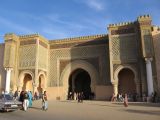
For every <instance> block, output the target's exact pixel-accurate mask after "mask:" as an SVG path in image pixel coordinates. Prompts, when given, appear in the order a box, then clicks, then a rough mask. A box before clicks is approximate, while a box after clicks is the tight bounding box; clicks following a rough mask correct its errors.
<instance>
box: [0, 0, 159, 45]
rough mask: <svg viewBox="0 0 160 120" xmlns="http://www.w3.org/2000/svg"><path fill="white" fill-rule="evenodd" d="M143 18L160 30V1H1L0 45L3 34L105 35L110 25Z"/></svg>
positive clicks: (57, 36) (47, 37) (53, 36)
mask: <svg viewBox="0 0 160 120" xmlns="http://www.w3.org/2000/svg"><path fill="white" fill-rule="evenodd" d="M144 14H150V15H151V17H152V20H153V21H152V23H153V25H157V26H160V0H0V43H3V42H4V40H3V36H4V35H5V34H6V33H15V34H17V35H25V34H35V33H38V34H40V35H42V36H44V37H45V38H46V39H49V40H53V39H62V38H70V37H78V36H86V35H95V34H107V26H108V25H109V24H113V23H119V22H127V21H135V20H136V19H137V17H138V16H140V15H144Z"/></svg>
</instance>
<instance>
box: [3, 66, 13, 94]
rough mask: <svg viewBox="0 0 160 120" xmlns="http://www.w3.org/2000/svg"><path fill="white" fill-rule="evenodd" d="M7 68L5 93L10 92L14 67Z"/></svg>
mask: <svg viewBox="0 0 160 120" xmlns="http://www.w3.org/2000/svg"><path fill="white" fill-rule="evenodd" d="M5 70H6V85H5V93H9V92H10V83H11V71H12V68H5Z"/></svg>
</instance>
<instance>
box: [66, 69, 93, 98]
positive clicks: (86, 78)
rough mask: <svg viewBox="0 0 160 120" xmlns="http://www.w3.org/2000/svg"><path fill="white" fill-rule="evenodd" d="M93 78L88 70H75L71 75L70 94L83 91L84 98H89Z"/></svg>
mask: <svg viewBox="0 0 160 120" xmlns="http://www.w3.org/2000/svg"><path fill="white" fill-rule="evenodd" d="M90 85H91V78H90V75H89V74H88V72H87V71H85V70H83V69H77V70H75V71H74V72H73V73H72V74H71V75H70V77H69V88H68V89H69V90H68V94H70V93H72V95H74V93H79V92H83V95H84V99H85V100H89V99H90V95H91V87H90Z"/></svg>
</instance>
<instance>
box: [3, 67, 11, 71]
mask: <svg viewBox="0 0 160 120" xmlns="http://www.w3.org/2000/svg"><path fill="white" fill-rule="evenodd" d="M4 69H5V70H6V71H9V70H13V68H12V67H5V68H4Z"/></svg>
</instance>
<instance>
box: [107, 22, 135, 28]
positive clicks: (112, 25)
mask: <svg viewBox="0 0 160 120" xmlns="http://www.w3.org/2000/svg"><path fill="white" fill-rule="evenodd" d="M134 24H135V22H120V23H116V24H109V27H121V26H127V25H134Z"/></svg>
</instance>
